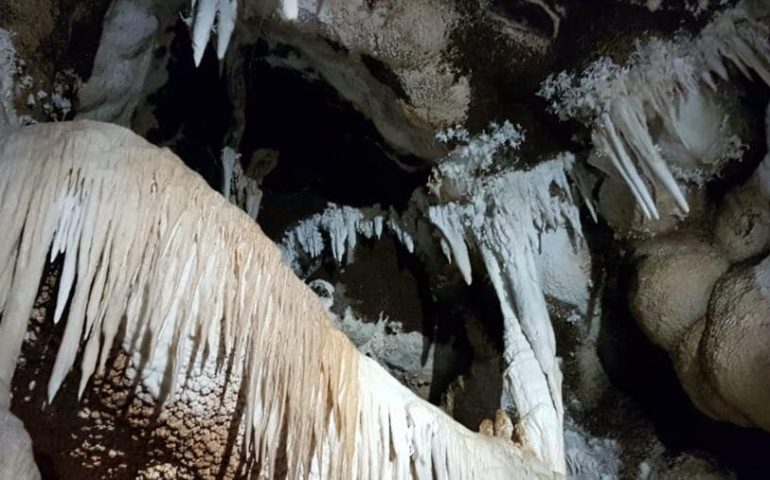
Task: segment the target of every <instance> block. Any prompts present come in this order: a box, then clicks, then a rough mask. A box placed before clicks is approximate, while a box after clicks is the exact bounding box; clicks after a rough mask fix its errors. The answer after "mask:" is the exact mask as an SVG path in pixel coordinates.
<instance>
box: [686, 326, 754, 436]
mask: <svg viewBox="0 0 770 480" xmlns="http://www.w3.org/2000/svg"><path fill="white" fill-rule="evenodd" d="M705 328H706V318H705V317H704V318H701V319H700V320H698V321H697V322H695V324H693V326H692V327H690V329H689V330H688V331H687V333H686V334H685V336H684V338H683V339H682V341H681V342H679V347H678V348H677V350H676V353H675V354H674V355H673V361H674V369H675V370H676V374H677V377H679V382H680V383H681V384H682V388H684V391H685V392H686V393H687V395H688V396H689V397H690V400H691V401H692V403H693V404H694V405H695V406H696V407H697V408H698V410H700V411H701V412H703V413H705V414H706V415H708V416H709V417H711V418H713V419H715V420H722V421H727V422H732V423H734V424H736V425H741V426H744V427H748V426H750V425H751V422H749V420H748V419H747V418H746V417H745V416H743V415H742V414H741V413H740V412H738V411H737V410H736V409H735V408H733V407H732V406H731V405H729V404H728V403H727V402H725V400H724V399H723V398H722V397H721V396H720V394H719V392H718V391H717V390H716V389H715V388H714V386H713V385H712V384H711V382H710V381H709V379H708V377H706V375H705V374H704V372H703V369H702V367H701V356H700V348H699V347H700V342H701V338H702V336H703V331H704V329H705Z"/></svg>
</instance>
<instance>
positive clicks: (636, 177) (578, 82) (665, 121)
mask: <svg viewBox="0 0 770 480" xmlns="http://www.w3.org/2000/svg"><path fill="white" fill-rule="evenodd" d="M769 36H770V27H769V26H768V25H766V24H765V23H762V22H760V21H758V20H755V19H753V18H751V17H750V16H749V15H748V14H747V13H746V9H744V8H743V7H742V6H740V5H739V6H738V7H736V8H734V9H732V10H728V11H726V12H723V13H721V14H719V15H717V17H716V18H715V19H714V20H713V21H712V22H711V23H709V24H708V25H707V26H706V27H705V28H704V29H703V30H702V31H701V33H700V34H699V35H698V36H697V37H695V38H694V39H684V38H679V39H676V40H672V41H661V40H657V39H653V40H651V41H649V42H648V43H646V44H644V45H638V46H637V50H636V52H635V53H634V54H633V55H632V56H631V59H630V60H629V64H628V66H625V67H620V66H618V65H615V64H613V63H612V62H611V61H610V60H608V59H606V58H603V59H600V60H598V61H597V62H595V63H594V64H593V65H592V66H591V67H589V68H588V69H587V70H586V71H585V72H583V73H582V74H581V76H580V77H579V78H577V79H576V78H575V77H572V76H569V75H567V74H566V73H564V72H562V73H561V74H559V75H556V76H553V77H551V78H549V80H548V81H546V82H545V83H544V84H543V86H542V88H541V91H540V94H541V95H542V96H544V97H545V98H547V99H548V100H549V101H551V102H552V104H551V109H552V110H553V111H554V112H555V113H557V114H558V115H559V116H560V117H561V118H562V119H567V118H574V119H578V120H581V121H583V122H584V123H586V124H588V125H590V126H591V127H592V129H593V134H592V140H593V144H594V147H595V149H596V151H597V153H598V154H599V155H600V156H601V157H604V158H605V159H607V160H608V161H609V165H610V166H611V167H612V169H613V170H614V171H615V172H617V174H619V175H620V176H621V177H622V179H623V180H624V181H625V182H626V183H627V184H628V186H629V188H630V190H631V192H632V194H633V196H634V198H635V199H636V201H637V203H638V204H639V207H640V209H641V210H642V212H643V213H644V215H645V216H646V217H647V218H659V216H660V215H659V212H658V209H657V206H656V204H655V199H654V191H655V189H656V188H663V189H665V190H667V191H668V192H669V193H670V194H671V195H672V196H673V198H674V200H675V202H676V205H677V207H678V208H679V210H680V211H681V212H682V213H684V214H686V213H688V212H689V206H688V204H687V200H686V198H685V196H684V194H683V193H682V190H681V188H680V187H679V185H678V184H677V181H676V179H675V174H676V175H677V176H678V177H679V178H680V179H681V180H688V181H695V182H702V181H703V180H704V178H702V177H704V174H703V173H702V172H703V171H705V172H706V174H705V177H706V178H708V176H710V175H713V174H716V173H718V167H719V165H721V164H722V163H723V162H725V161H728V160H731V159H734V158H739V157H740V155H741V153H742V149H741V143H740V140H739V139H738V138H737V137H736V136H735V135H734V134H733V133H732V132H731V131H730V130H729V128H727V127H726V114H725V113H724V112H722V111H721V110H720V107H718V106H717V105H716V104H715V103H714V102H713V97H714V93H713V92H714V91H716V90H717V89H718V86H717V85H716V83H715V81H714V75H715V74H716V75H717V76H719V77H721V78H722V79H724V80H727V79H728V78H727V77H728V74H727V71H728V69H727V65H726V64H727V63H731V64H732V65H733V66H735V67H736V68H737V69H738V70H739V71H740V72H742V73H743V74H744V75H745V76H746V77H748V78H750V79H751V78H752V73H753V74H755V75H756V76H757V77H758V78H759V79H761V80H763V81H764V82H765V83H767V84H768V85H770V42H768V37H769ZM650 119H652V120H658V121H659V122H660V123H661V124H662V129H663V133H662V134H661V133H660V132H656V133H655V134H653V132H652V129H651V126H650V125H651V122H650ZM662 135H665V136H666V137H667V138H666V139H663V138H661V137H662ZM664 140H665V142H666V144H665V147H666V148H665V149H663V148H661V145H660V142H662V141H664ZM639 170H641V173H640V171H639ZM608 173H612V172H611V171H609V172H608Z"/></svg>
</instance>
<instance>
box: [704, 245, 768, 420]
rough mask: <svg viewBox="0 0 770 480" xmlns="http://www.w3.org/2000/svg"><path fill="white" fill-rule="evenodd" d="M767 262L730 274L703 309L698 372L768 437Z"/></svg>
mask: <svg viewBox="0 0 770 480" xmlns="http://www.w3.org/2000/svg"><path fill="white" fill-rule="evenodd" d="M768 339H770V257H768V258H766V259H765V260H763V261H762V262H761V263H760V264H758V265H756V266H753V267H747V268H743V269H740V270H738V271H736V272H734V273H730V274H729V275H727V276H726V277H725V278H724V279H723V280H721V281H720V282H719V284H718V285H717V287H716V288H715V290H714V296H713V298H712V300H711V304H710V306H709V314H708V320H707V321H706V325H705V330H704V333H703V338H702V339H701V347H700V352H701V357H702V360H701V361H702V363H701V365H702V367H703V369H704V373H705V375H706V376H707V377H708V379H709V381H710V382H711V383H712V384H713V385H714V387H715V388H716V390H717V391H718V393H719V395H720V396H721V397H722V398H724V399H725V400H726V401H727V402H728V403H729V404H730V405H732V406H733V407H734V408H736V409H737V410H738V411H739V412H740V413H741V414H743V415H745V416H746V417H747V418H748V419H749V421H750V422H751V423H752V424H753V425H754V426H757V427H760V428H762V429H765V430H768V431H770V401H769V399H770V381H768V372H770V349H768V347H767V346H768Z"/></svg>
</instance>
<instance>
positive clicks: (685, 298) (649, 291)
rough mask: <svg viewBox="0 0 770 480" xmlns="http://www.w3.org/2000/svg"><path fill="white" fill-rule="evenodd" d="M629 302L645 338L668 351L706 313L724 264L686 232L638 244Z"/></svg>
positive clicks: (700, 241)
mask: <svg viewBox="0 0 770 480" xmlns="http://www.w3.org/2000/svg"><path fill="white" fill-rule="evenodd" d="M637 254H638V255H639V257H641V258H642V260H641V261H640V262H639V265H638V270H637V275H636V285H635V288H633V289H632V292H631V298H630V306H631V311H632V313H633V314H634V318H635V319H636V321H637V323H638V324H639V326H640V327H641V329H642V331H644V333H645V334H646V335H647V337H648V338H649V339H650V340H651V341H652V342H653V343H654V344H656V345H658V346H659V347H661V348H663V349H665V350H666V351H668V352H673V351H674V350H675V349H676V347H677V345H678V344H679V342H680V340H681V339H682V338H683V337H684V334H685V333H686V332H687V330H688V329H689V328H690V326H691V325H692V324H693V323H695V322H696V321H697V320H698V319H699V318H701V317H703V316H704V315H705V314H706V309H707V307H708V301H709V297H710V296H711V289H712V287H713V286H714V282H716V280H717V279H718V278H719V277H720V276H721V275H722V274H724V273H725V272H726V271H727V269H728V267H729V263H728V262H727V259H725V257H724V256H723V255H722V254H721V253H720V252H719V251H718V250H717V249H715V248H714V247H712V246H711V245H710V244H708V243H706V242H705V241H703V240H701V239H699V238H697V237H695V236H694V235H691V234H684V235H682V234H677V235H672V236H666V237H658V238H655V239H653V240H650V241H648V242H646V243H644V244H642V245H641V246H640V248H639V249H638V252H637Z"/></svg>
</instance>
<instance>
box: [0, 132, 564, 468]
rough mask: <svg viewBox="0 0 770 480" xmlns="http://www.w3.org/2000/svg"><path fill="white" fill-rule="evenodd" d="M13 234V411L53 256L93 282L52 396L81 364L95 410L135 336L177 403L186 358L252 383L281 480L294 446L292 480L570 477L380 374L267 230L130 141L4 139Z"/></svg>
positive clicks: (1, 193)
mask: <svg viewBox="0 0 770 480" xmlns="http://www.w3.org/2000/svg"><path fill="white" fill-rule="evenodd" d="M544 195H545V196H548V194H547V193H546V194H544ZM555 213H557V212H555ZM0 221H1V222H2V224H3V226H4V228H3V233H2V235H0V313H2V321H0V385H5V387H4V388H2V389H0V390H1V391H0V404H2V402H3V401H4V402H6V404H7V399H8V396H9V393H10V392H9V385H10V381H11V378H12V376H13V372H14V369H15V366H16V361H17V358H18V356H19V352H20V349H21V344H22V342H23V339H24V335H25V331H26V329H27V324H28V321H29V316H30V313H31V310H32V306H33V303H34V300H35V297H36V294H37V290H38V286H39V283H40V281H41V276H42V274H43V269H44V266H45V263H46V260H47V253H48V252H49V250H50V249H51V246H52V245H53V246H55V247H54V249H53V250H51V254H52V255H53V256H56V255H57V254H58V253H59V252H62V254H63V255H64V256H65V260H64V263H65V266H64V267H63V270H64V271H67V272H71V271H74V272H75V273H76V275H75V277H74V281H67V282H61V283H60V287H59V288H60V292H59V296H58V301H59V302H61V301H69V302H70V307H69V309H68V315H67V317H66V319H64V318H63V319H62V321H65V322H66V324H65V331H64V337H63V340H62V344H61V347H60V349H59V351H58V353H57V358H56V364H57V366H56V367H55V370H56V371H57V374H56V375H55V376H52V378H51V384H50V394H51V396H54V395H55V394H56V392H57V389H58V385H59V384H60V381H61V378H62V376H63V375H67V374H68V372H71V370H72V368H73V366H74V362H75V361H76V358H77V357H76V356H75V354H74V352H76V351H77V350H78V348H79V347H81V348H82V357H81V360H80V367H81V370H82V377H81V393H82V390H83V386H84V385H85V383H86V382H87V381H88V379H89V377H90V376H91V375H92V374H93V373H94V372H98V371H102V369H103V368H104V365H105V362H106V360H107V358H108V356H109V353H110V349H111V347H112V346H113V343H114V341H115V340H116V335H117V332H118V331H119V330H121V329H123V330H125V332H126V333H125V335H126V336H125V338H123V339H122V340H123V343H122V345H123V346H124V347H127V348H128V350H129V352H130V353H133V354H137V355H140V356H142V357H144V358H145V359H147V360H148V361H149V362H150V363H152V362H153V361H154V359H157V358H161V357H164V356H166V357H168V361H167V362H166V364H167V365H168V366H167V371H166V373H167V375H168V378H170V379H172V380H173V381H172V382H171V383H170V384H168V385H166V386H165V388H167V389H168V391H167V392H165V393H166V394H167V395H168V397H171V396H173V395H174V389H179V388H183V382H184V378H185V375H186V372H185V371H181V370H180V369H181V366H182V365H184V363H185V362H184V359H185V358H188V357H187V354H186V353H185V352H184V348H183V347H182V344H183V343H185V342H192V343H193V344H194V345H195V346H196V347H197V348H196V350H194V351H195V352H197V354H196V356H195V357H194V358H195V363H198V364H200V363H202V362H220V363H219V364H221V362H222V361H224V360H225V359H226V358H233V360H234V361H235V364H236V365H237V368H238V369H239V371H240V372H241V376H242V378H243V379H244V382H243V384H242V386H241V388H242V389H243V392H244V398H245V401H246V411H245V413H244V420H245V426H246V432H245V442H246V447H247V448H248V451H250V452H253V453H254V454H255V455H256V456H257V457H258V459H259V460H264V461H265V462H266V465H267V470H266V473H267V474H268V475H269V477H272V476H273V472H274V468H273V467H274V465H273V462H275V459H276V458H277V456H278V455H277V453H278V452H277V449H278V448H279V445H281V444H282V441H281V439H282V438H285V445H286V450H287V451H286V462H287V468H288V478H296V477H297V476H300V475H302V474H303V472H311V470H312V468H311V466H312V465H313V464H315V467H314V468H315V470H316V471H319V469H320V476H321V477H322V478H376V477H381V476H389V475H390V476H392V477H393V478H399V479H401V478H409V477H411V476H412V475H414V476H416V477H417V478H433V477H434V475H436V476H438V478H482V477H483V478H501V479H502V478H506V479H510V478H522V479H532V478H552V477H553V476H554V474H553V473H552V472H550V471H549V470H548V469H547V468H544V467H543V464H542V463H540V462H539V461H538V460H537V459H536V458H535V457H533V456H531V454H528V453H525V452H522V451H521V450H520V449H519V448H518V447H517V446H516V445H515V444H513V443H512V442H510V441H505V440H502V439H498V438H493V437H485V436H482V435H479V434H476V433H472V432H470V431H468V430H467V429H465V428H464V427H462V426H460V425H459V424H457V423H456V422H454V421H453V420H452V419H451V418H449V417H448V416H447V415H445V414H444V413H443V412H441V411H440V410H439V409H437V408H436V407H433V406H431V405H430V404H428V403H426V402H424V401H422V400H420V399H419V398H417V397H415V396H414V395H413V394H412V393H411V392H410V391H409V390H408V389H407V388H406V387H404V386H402V385H400V384H398V382H396V381H395V380H394V379H393V378H392V377H390V376H388V375H387V374H386V373H385V372H384V370H382V368H381V367H379V366H378V365H377V364H376V363H375V362H373V361H372V360H370V359H367V358H364V357H362V356H361V355H360V354H359V353H358V352H357V351H356V350H355V348H354V347H353V345H352V344H351V343H350V342H349V341H348V340H347V338H345V336H344V335H343V334H342V333H341V332H339V331H337V330H335V329H334V328H332V327H331V325H330V322H329V321H328V318H327V317H326V315H325V312H324V309H323V307H322V305H321V304H320V303H319V301H318V299H317V298H316V296H315V295H314V294H313V293H312V292H311V291H310V290H309V289H308V288H306V287H305V286H304V284H303V283H302V282H301V281H300V280H299V279H298V278H296V277H295V276H294V275H293V274H292V273H291V272H290V271H289V269H288V268H286V267H285V266H284V264H283V263H282V261H281V255H280V253H279V251H278V249H277V248H276V247H275V246H274V245H273V244H272V242H270V240H269V239H268V238H267V237H265V235H264V234H262V232H261V230H260V229H259V227H258V226H257V225H256V223H254V222H253V221H252V219H250V218H249V217H248V216H247V215H246V214H244V213H243V212H241V211H240V210H239V209H237V208H235V207H233V206H231V205H230V204H229V203H228V202H227V201H226V200H225V199H224V198H222V197H221V196H220V195H218V194H216V193H215V192H214V191H212V190H211V189H209V188H208V186H207V185H206V183H205V182H204V181H203V179H201V178H200V177H199V176H198V175H196V174H194V173H193V172H191V171H189V170H188V169H187V168H186V167H185V166H184V165H183V164H182V162H181V161H180V160H179V159H178V158H176V157H175V156H174V155H173V154H172V153H171V152H169V151H168V150H165V149H158V148H156V147H154V146H152V145H150V144H149V143H147V142H146V141H144V140H143V139H141V138H139V137H137V136H135V135H134V134H133V133H131V132H130V131H128V130H125V129H123V128H120V127H116V126H111V125H107V124H100V123H93V122H75V123H67V122H63V123H58V124H44V125H36V126H31V127H25V128H24V129H21V130H17V131H15V132H12V133H10V134H9V135H6V136H4V137H3V138H2V139H0ZM64 275H65V273H64V272H62V276H64ZM67 275H71V273H68V274H67ZM68 278H69V277H68ZM535 301H538V299H535ZM522 312H523V313H522ZM522 312H519V313H520V315H521V316H522V318H523V317H526V316H528V315H529V313H527V312H529V309H526V310H523V311H522ZM522 325H523V326H525V328H529V327H526V325H528V322H527V321H526V320H522ZM122 327H124V328H122ZM546 333H547V332H546ZM524 334H525V335H530V336H532V335H540V334H539V333H535V332H533V331H530V332H529V333H527V332H525V333H524ZM220 338H221V341H222V342H223V343H222V347H221V348H219V347H217V343H218V342H219V341H220ZM533 338H534V337H533ZM145 346H147V347H148V348H147V349H145V348H144V347H145ZM547 348H550V347H549V346H548V345H546V349H547ZM222 354H224V356H225V357H224V358H223V357H222V356H221V355H222ZM543 365H547V364H545V363H544V364H543ZM550 365H555V361H553V362H552V363H551V364H550ZM514 367H515V366H514ZM557 368H558V367H557ZM58 372H61V373H58ZM140 374H141V372H140ZM541 374H542V373H541ZM521 378H522V380H524V379H526V377H521ZM177 380H178V381H177ZM545 408H550V407H548V406H546V407H545ZM332 424H333V425H334V427H333V428H332V427H331V425H332ZM542 427H543V428H550V425H545V424H544V425H542ZM548 433H549V432H545V431H544V432H541V434H542V435H547V434H548ZM282 434H285V437H283V435H282ZM559 434H560V432H559ZM324 451H326V452H328V455H325V454H324ZM314 458H315V459H316V461H315V463H314V462H313V459H314ZM324 458H327V461H326V462H324V461H323V459H324ZM561 461H562V462H563V459H562V460H561ZM561 471H563V469H562V470H561Z"/></svg>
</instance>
